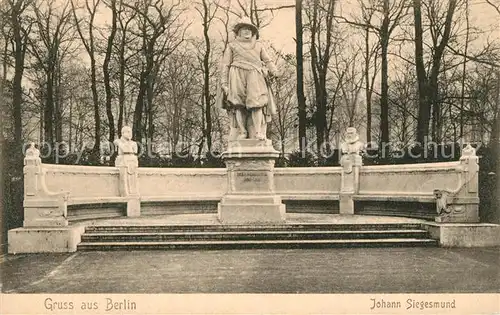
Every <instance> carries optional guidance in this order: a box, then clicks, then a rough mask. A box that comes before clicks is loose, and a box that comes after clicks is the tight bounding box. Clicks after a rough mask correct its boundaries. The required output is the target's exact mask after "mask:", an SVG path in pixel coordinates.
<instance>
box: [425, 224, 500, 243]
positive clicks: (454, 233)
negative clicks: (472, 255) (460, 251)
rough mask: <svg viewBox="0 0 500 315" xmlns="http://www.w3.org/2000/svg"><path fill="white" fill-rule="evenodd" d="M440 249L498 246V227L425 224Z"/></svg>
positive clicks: (499, 229) (493, 225) (499, 226)
mask: <svg viewBox="0 0 500 315" xmlns="http://www.w3.org/2000/svg"><path fill="white" fill-rule="evenodd" d="M425 226H426V229H427V231H429V233H430V235H431V237H432V238H433V239H436V240H439V245H440V246H442V247H492V246H500V225H498V224H491V223H430V222H429V223H426V225H425Z"/></svg>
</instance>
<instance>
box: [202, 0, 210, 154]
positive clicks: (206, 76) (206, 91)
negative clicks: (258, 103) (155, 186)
mask: <svg viewBox="0 0 500 315" xmlns="http://www.w3.org/2000/svg"><path fill="white" fill-rule="evenodd" d="M203 10H204V11H203V13H204V14H203V36H204V38H205V54H204V56H203V96H204V98H205V101H204V102H205V128H204V134H205V137H206V138H207V147H208V152H211V150H212V112H211V110H210V108H211V106H210V105H211V104H210V64H209V61H210V37H209V36H208V31H209V27H210V25H209V21H208V15H209V14H210V12H209V10H208V6H207V2H206V0H203Z"/></svg>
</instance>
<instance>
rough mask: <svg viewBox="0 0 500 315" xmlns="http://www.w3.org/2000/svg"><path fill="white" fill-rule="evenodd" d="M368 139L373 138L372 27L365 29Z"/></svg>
mask: <svg viewBox="0 0 500 315" xmlns="http://www.w3.org/2000/svg"><path fill="white" fill-rule="evenodd" d="M365 93H366V94H365V95H366V141H367V142H370V141H371V140H372V90H371V87H370V29H369V28H366V30H365Z"/></svg>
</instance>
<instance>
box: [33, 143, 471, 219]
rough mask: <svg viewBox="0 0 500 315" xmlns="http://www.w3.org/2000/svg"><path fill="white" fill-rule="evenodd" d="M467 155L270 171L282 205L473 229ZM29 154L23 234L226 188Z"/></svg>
mask: <svg viewBox="0 0 500 315" xmlns="http://www.w3.org/2000/svg"><path fill="white" fill-rule="evenodd" d="M471 149H472V148H470V147H468V148H466V149H465V150H464V154H463V156H462V158H461V159H460V161H457V162H446V163H427V164H408V165H383V166H363V165H362V161H361V156H359V154H357V153H355V152H351V153H347V154H346V156H345V157H343V161H342V165H343V166H342V167H324V168H323V167H322V168H315V167H310V168H275V169H274V186H275V187H274V190H275V193H276V194H277V195H280V196H281V198H282V199H283V200H284V202H287V201H294V202H301V201H304V202H306V203H307V202H308V201H324V202H330V205H331V209H332V213H343V214H354V213H355V212H356V209H355V206H356V202H359V201H373V202H387V201H398V202H418V203H425V204H430V205H435V207H436V215H437V219H436V220H437V221H440V222H478V221H479V217H478V204H479V198H478V165H477V161H478V159H477V156H476V155H475V152H474V151H473V149H472V150H471ZM35 150H36V149H34V147H33V148H32V149H30V150H28V152H27V155H26V158H25V167H24V188H25V189H24V226H25V227H44V226H46V227H49V226H51V227H57V226H65V225H67V224H68V219H69V218H70V217H71V213H72V211H73V210H72V209H78V208H79V206H80V208H81V205H87V206H90V210H87V216H86V218H94V217H93V215H92V207H91V206H92V205H99V206H101V207H105V206H107V205H113V206H114V207H117V209H122V210H123V211H122V212H116V215H127V216H139V215H141V208H144V207H145V206H146V205H148V204H150V205H153V204H160V205H161V204H162V203H166V202H167V203H168V202H171V203H177V204H180V206H182V203H192V202H199V203H203V202H212V203H213V204H214V206H215V204H216V203H217V202H219V201H220V200H221V198H222V197H223V195H224V194H225V193H226V192H227V188H228V187H227V185H228V183H227V173H226V172H227V171H226V169H209V168H192V169H188V168H141V167H139V168H132V169H127V168H126V167H125V168H123V166H117V167H94V166H72V165H52V164H43V163H41V161H40V158H39V157H38V155H37V152H36V151H35ZM120 167H121V168H120ZM131 177H132V178H131ZM131 183H132V184H133V185H134V186H133V187H135V188H134V189H136V191H133V193H131V190H130V189H129V188H130V187H132V186H130V185H131ZM110 207H111V206H110ZM410 211H411V209H410ZM150 213H154V212H150Z"/></svg>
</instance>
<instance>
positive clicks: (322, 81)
mask: <svg viewBox="0 0 500 315" xmlns="http://www.w3.org/2000/svg"><path fill="white" fill-rule="evenodd" d="M306 3H307V7H306V9H305V12H306V16H307V18H308V22H309V32H310V40H311V43H310V46H309V48H310V49H309V50H310V54H311V68H312V74H313V80H314V90H315V104H316V108H315V113H314V116H315V117H314V118H315V124H316V146H317V149H318V151H319V150H320V148H321V146H322V145H323V143H324V142H325V140H326V141H328V134H326V129H327V120H326V112H327V102H328V101H327V100H328V96H327V91H326V84H327V74H328V65H329V63H330V58H331V56H332V47H333V41H334V38H333V35H334V32H333V30H334V29H333V28H334V22H335V19H334V6H335V0H313V1H307V2H306Z"/></svg>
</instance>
